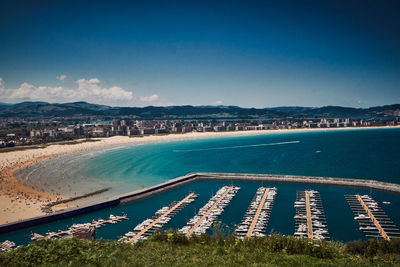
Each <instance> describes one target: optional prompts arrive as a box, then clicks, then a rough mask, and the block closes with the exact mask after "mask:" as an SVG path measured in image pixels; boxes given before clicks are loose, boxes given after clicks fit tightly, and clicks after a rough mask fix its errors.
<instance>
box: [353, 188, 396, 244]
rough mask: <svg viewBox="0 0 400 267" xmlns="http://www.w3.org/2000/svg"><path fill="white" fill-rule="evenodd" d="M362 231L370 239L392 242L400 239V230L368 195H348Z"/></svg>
mask: <svg viewBox="0 0 400 267" xmlns="http://www.w3.org/2000/svg"><path fill="white" fill-rule="evenodd" d="M345 198H346V200H347V202H348V203H349V205H350V208H351V209H352V211H353V213H354V215H355V217H354V220H356V221H357V222H358V223H359V225H360V228H359V229H360V230H361V231H362V232H364V234H365V235H366V236H367V237H369V238H383V239H386V240H390V239H392V238H400V230H399V229H398V228H397V227H396V226H395V225H394V224H393V222H392V221H391V220H390V219H389V217H388V216H387V215H386V214H385V212H384V211H383V210H382V209H381V208H380V207H379V205H378V203H377V202H376V201H375V200H373V199H372V198H371V197H370V196H368V195H363V196H360V195H346V196H345Z"/></svg>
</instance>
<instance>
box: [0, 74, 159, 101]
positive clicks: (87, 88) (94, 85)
mask: <svg viewBox="0 0 400 267" xmlns="http://www.w3.org/2000/svg"><path fill="white" fill-rule="evenodd" d="M75 84H76V85H77V86H76V87H75V88H67V87H63V86H57V87H52V86H35V85H32V84H29V83H26V82H25V83H22V84H21V85H20V87H19V88H17V89H8V88H6V87H5V84H4V81H3V79H2V78H1V77H0V102H9V103H13V102H14V103H15V102H21V101H46V102H60V103H63V102H74V101H87V102H90V103H97V104H105V105H115V106H132V105H143V104H146V103H149V102H154V101H157V100H158V98H159V97H158V95H157V94H153V95H151V96H142V97H139V98H136V97H134V95H133V93H132V92H131V91H128V90H125V89H123V88H121V87H119V86H111V87H105V86H103V85H102V81H101V80H99V79H98V78H92V79H85V78H82V79H79V80H77V81H76V82H75Z"/></svg>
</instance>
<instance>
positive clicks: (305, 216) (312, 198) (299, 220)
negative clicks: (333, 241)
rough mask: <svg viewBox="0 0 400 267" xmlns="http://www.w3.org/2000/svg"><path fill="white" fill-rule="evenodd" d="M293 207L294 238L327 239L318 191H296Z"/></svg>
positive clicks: (327, 234)
mask: <svg viewBox="0 0 400 267" xmlns="http://www.w3.org/2000/svg"><path fill="white" fill-rule="evenodd" d="M294 207H295V208H296V215H295V216H294V219H295V220H296V223H295V233H294V235H295V236H300V237H306V238H309V239H314V240H326V239H329V233H328V229H327V225H326V218H325V214H324V210H323V207H322V202H321V198H320V195H319V192H318V191H315V190H305V191H298V192H297V198H296V201H295V202H294Z"/></svg>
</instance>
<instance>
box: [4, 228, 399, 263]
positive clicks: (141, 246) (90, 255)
mask: <svg viewBox="0 0 400 267" xmlns="http://www.w3.org/2000/svg"><path fill="white" fill-rule="evenodd" d="M397 241H399V240H394V241H377V240H371V241H368V242H353V243H348V244H346V245H343V244H339V243H333V242H326V241H310V240H307V239H301V238H296V237H293V236H279V235H273V236H271V237H267V238H265V237H263V238H251V239H247V240H240V239H235V238H233V237H223V236H221V235H216V236H215V235H214V236H209V235H202V236H200V237H193V238H190V239H187V238H186V237H185V236H183V235H179V234H176V233H173V232H170V233H165V234H156V235H155V236H153V237H151V238H150V239H149V240H146V241H141V242H138V243H136V244H134V245H131V244H126V243H122V242H116V241H87V240H78V239H75V238H73V239H60V240H41V241H36V242H35V243H34V244H32V245H29V246H27V247H20V248H18V249H16V250H14V251H12V252H6V253H1V254H0V266H9V267H11V266H395V265H397V266H399V265H400V242H397Z"/></svg>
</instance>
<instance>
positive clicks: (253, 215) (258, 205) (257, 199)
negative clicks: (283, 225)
mask: <svg viewBox="0 0 400 267" xmlns="http://www.w3.org/2000/svg"><path fill="white" fill-rule="evenodd" d="M276 193H277V189H276V188H275V187H274V188H265V187H259V188H258V189H257V192H256V194H255V196H254V198H253V200H252V201H251V203H250V206H249V208H248V209H247V211H246V213H245V215H244V217H243V220H242V222H241V223H240V225H239V226H238V227H237V228H236V229H235V235H237V236H239V237H242V238H243V237H252V236H265V230H266V227H267V224H268V220H269V216H270V213H271V209H272V206H273V203H274V199H275V195H276Z"/></svg>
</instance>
